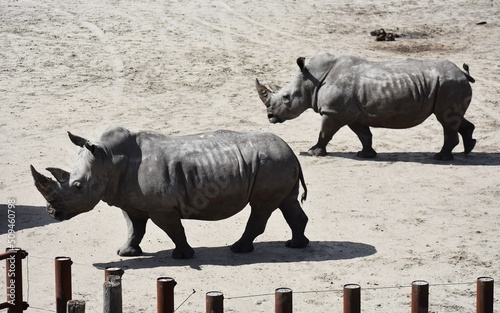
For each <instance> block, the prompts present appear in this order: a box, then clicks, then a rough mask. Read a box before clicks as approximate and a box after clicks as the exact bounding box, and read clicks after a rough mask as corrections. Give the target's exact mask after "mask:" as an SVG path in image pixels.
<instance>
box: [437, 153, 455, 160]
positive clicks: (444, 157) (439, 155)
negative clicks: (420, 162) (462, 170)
mask: <svg viewBox="0 0 500 313" xmlns="http://www.w3.org/2000/svg"><path fill="white" fill-rule="evenodd" d="M453 159H454V158H453V154H451V152H449V153H444V152H439V153H436V154H434V160H438V161H451V160H453Z"/></svg>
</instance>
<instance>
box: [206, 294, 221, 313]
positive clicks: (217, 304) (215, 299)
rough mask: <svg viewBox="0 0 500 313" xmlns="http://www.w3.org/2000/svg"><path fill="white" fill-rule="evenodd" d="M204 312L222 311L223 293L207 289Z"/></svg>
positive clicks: (215, 312)
mask: <svg viewBox="0 0 500 313" xmlns="http://www.w3.org/2000/svg"><path fill="white" fill-rule="evenodd" d="M206 307H207V310H206V313H223V312H224V295H223V294H222V292H220V291H209V292H207V294H206Z"/></svg>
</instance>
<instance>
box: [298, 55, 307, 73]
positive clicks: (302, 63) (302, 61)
mask: <svg viewBox="0 0 500 313" xmlns="http://www.w3.org/2000/svg"><path fill="white" fill-rule="evenodd" d="M305 61H306V58H304V57H300V58H298V59H297V65H298V66H299V67H300V70H301V71H303V70H304V69H305V68H306V64H305Z"/></svg>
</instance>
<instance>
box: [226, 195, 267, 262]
mask: <svg viewBox="0 0 500 313" xmlns="http://www.w3.org/2000/svg"><path fill="white" fill-rule="evenodd" d="M269 202H270V204H266V205H257V204H252V203H251V206H252V212H251V213H250V217H249V218H248V222H247V226H246V227H245V231H244V232H243V235H242V236H241V238H240V239H239V240H238V241H236V242H235V243H234V244H233V245H232V246H231V251H233V252H237V253H244V252H252V251H253V241H254V240H255V238H257V236H259V235H260V234H262V233H263V232H264V230H265V229H266V224H267V220H268V219H269V217H270V216H271V213H272V212H273V211H274V209H275V208H276V207H277V205H276V206H274V208H273V205H272V202H273V201H269Z"/></svg>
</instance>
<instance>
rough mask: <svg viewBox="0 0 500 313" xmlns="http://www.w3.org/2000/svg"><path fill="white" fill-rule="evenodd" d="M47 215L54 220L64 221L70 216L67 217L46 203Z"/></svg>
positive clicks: (58, 209) (61, 211)
mask: <svg viewBox="0 0 500 313" xmlns="http://www.w3.org/2000/svg"><path fill="white" fill-rule="evenodd" d="M47 213H48V214H49V215H50V217H52V218H53V219H55V220H58V221H65V220H69V219H70V218H71V216H68V215H67V214H65V213H64V211H63V210H62V209H60V208H55V207H54V206H53V205H52V204H50V203H47Z"/></svg>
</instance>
